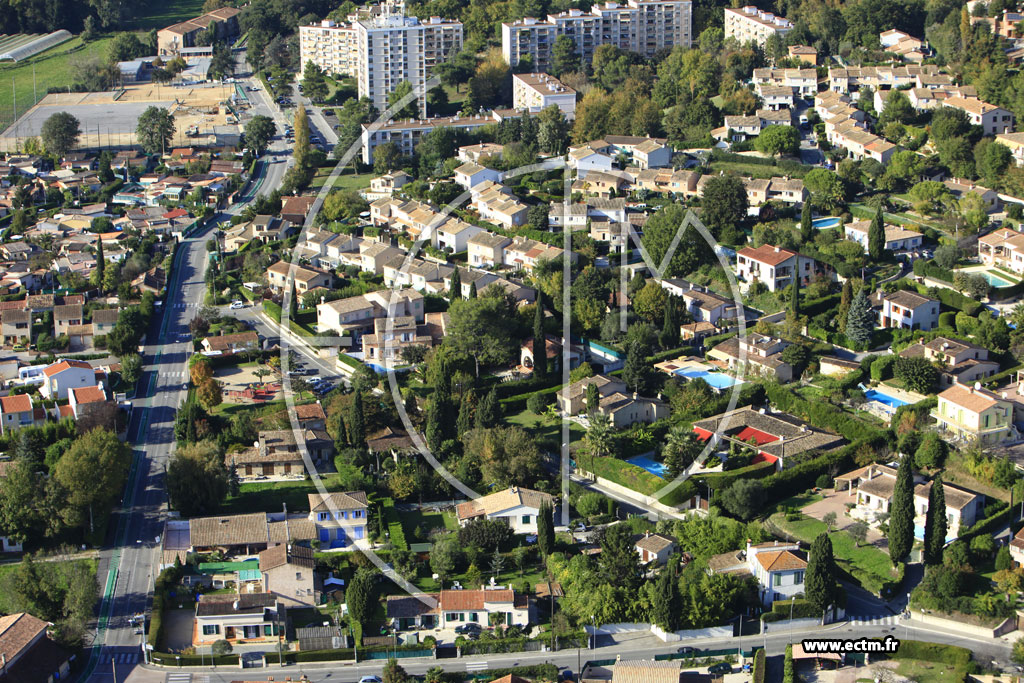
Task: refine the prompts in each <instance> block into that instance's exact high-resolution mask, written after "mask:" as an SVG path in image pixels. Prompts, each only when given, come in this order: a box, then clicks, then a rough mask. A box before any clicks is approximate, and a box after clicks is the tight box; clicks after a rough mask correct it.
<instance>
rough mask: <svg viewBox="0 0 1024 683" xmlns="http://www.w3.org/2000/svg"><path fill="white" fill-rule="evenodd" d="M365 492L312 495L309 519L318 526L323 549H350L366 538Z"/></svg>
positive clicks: (310, 496)
mask: <svg viewBox="0 0 1024 683" xmlns="http://www.w3.org/2000/svg"><path fill="white" fill-rule="evenodd" d="M367 509H368V505H367V501H366V493H364V492H363V491H347V492H337V493H329V494H327V496H326V497H325V496H322V495H320V494H319V493H311V494H309V520H310V521H311V522H313V524H315V525H316V531H317V538H318V539H319V540H320V549H321V550H351V549H352V548H353V544H354V543H355V542H356V541H361V540H363V539H364V538H366V519H367Z"/></svg>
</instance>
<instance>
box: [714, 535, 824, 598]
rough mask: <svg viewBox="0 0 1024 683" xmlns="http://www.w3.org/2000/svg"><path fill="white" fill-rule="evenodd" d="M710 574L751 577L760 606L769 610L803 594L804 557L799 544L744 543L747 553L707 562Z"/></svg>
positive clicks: (733, 553) (718, 556) (722, 555)
mask: <svg viewBox="0 0 1024 683" xmlns="http://www.w3.org/2000/svg"><path fill="white" fill-rule="evenodd" d="M708 572H709V573H712V574H738V575H744V576H746V575H750V576H752V577H754V578H755V579H756V580H757V585H758V587H759V588H760V591H759V592H760V595H761V604H762V605H764V606H765V607H771V604H772V603H773V602H775V601H776V600H788V599H789V598H792V597H795V596H797V595H800V594H802V593H803V592H804V575H805V574H806V573H807V553H805V552H803V551H802V550H800V544H799V543H785V542H782V541H769V542H767V543H758V544H756V545H754V544H752V543H751V542H750V541H747V547H746V550H733V551H730V552H727V553H722V554H721V555H715V556H713V557H711V558H710V559H708Z"/></svg>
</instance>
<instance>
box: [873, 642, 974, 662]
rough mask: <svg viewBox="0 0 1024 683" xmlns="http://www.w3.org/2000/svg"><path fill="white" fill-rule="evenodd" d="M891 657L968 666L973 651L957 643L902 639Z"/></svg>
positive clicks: (889, 656)
mask: <svg viewBox="0 0 1024 683" xmlns="http://www.w3.org/2000/svg"><path fill="white" fill-rule="evenodd" d="M886 656H887V657H888V658H889V659H919V660H921V661H923V662H938V663H941V664H947V665H949V666H954V667H957V668H959V667H966V666H968V665H969V664H970V663H971V651H970V650H968V649H967V648H965V647H957V646H956V645H941V644H939V643H925V642H922V641H920V640H901V641H900V649H899V650H897V651H896V652H893V653H891V654H889V655H886Z"/></svg>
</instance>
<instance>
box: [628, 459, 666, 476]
mask: <svg viewBox="0 0 1024 683" xmlns="http://www.w3.org/2000/svg"><path fill="white" fill-rule="evenodd" d="M626 462H628V463H629V464H631V465H636V466H637V467H642V468H644V469H645V470H647V471H648V472H650V473H651V474H653V475H654V476H656V477H661V478H662V479H665V478H666V477H667V474H666V472H665V466H664V465H662V464H661V463H660V462H657V461H655V460H651V459H650V458H648V457H647V456H646V455H638V456H636V457H634V458H630V459H629V460H627V461H626Z"/></svg>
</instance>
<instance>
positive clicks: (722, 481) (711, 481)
mask: <svg viewBox="0 0 1024 683" xmlns="http://www.w3.org/2000/svg"><path fill="white" fill-rule="evenodd" d="M773 472H775V464H774V463H771V462H768V461H767V460H765V461H762V462H755V463H754V464H753V465H747V466H746V467H741V468H740V469H738V470H730V471H728V472H711V473H708V474H695V475H694V476H692V477H690V478H689V479H687V480H686V481H684V482H683V483H682V484H680V485H679V486H677V487H675V488H674V489H672V490H671V491H669V492H668V493H666V494H665V495H664V496H662V497H661V498H659V499H658V502H659V503H661V504H663V505H672V506H677V505H682V504H683V503H685V502H686V501H688V500H690V499H691V498H693V497H694V496H695V495H697V494H698V493H700V491H701V489H703V488H704V487H708V488H710V489H711V490H712V491H722V490H724V489H727V488H729V487H730V486H732V484H733V482H735V481H736V480H738V479H764V478H766V477H770V476H771V475H772V473H773Z"/></svg>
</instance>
